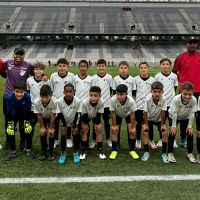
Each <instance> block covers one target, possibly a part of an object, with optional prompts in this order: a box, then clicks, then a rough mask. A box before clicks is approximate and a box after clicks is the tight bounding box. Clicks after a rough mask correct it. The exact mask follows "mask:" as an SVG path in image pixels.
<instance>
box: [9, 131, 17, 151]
mask: <svg viewBox="0 0 200 200" xmlns="http://www.w3.org/2000/svg"><path fill="white" fill-rule="evenodd" d="M8 142H9V143H10V148H11V151H15V150H16V145H15V135H9V136H8Z"/></svg>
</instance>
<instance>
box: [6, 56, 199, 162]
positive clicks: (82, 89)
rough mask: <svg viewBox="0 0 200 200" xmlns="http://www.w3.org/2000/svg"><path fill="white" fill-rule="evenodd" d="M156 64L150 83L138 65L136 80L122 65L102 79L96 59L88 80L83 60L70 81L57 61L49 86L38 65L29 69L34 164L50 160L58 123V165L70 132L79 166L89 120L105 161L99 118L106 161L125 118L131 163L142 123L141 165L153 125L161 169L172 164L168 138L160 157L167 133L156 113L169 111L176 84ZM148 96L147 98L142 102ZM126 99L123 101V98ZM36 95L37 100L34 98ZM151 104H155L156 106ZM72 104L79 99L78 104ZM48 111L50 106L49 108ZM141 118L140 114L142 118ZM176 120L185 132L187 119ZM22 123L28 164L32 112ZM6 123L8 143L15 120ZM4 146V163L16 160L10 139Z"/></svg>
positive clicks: (102, 68) (163, 62) (165, 62)
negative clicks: (37, 141)
mask: <svg viewBox="0 0 200 200" xmlns="http://www.w3.org/2000/svg"><path fill="white" fill-rule="evenodd" d="M160 63H161V72H160V73H158V74H157V75H156V76H155V78H153V77H150V76H149V75H148V68H149V66H148V64H147V63H141V64H140V65H139V71H140V75H138V76H136V77H135V78H133V77H132V76H130V75H128V68H129V66H128V63H127V62H125V61H123V62H121V63H120V64H119V75H118V76H116V77H115V78H114V81H113V79H112V76H111V75H109V74H107V73H106V62H105V60H103V59H100V60H99V61H98V62H97V70H98V72H97V74H96V75H94V76H93V77H91V76H89V75H88V74H87V70H88V63H87V61H85V60H82V61H80V63H79V70H80V73H79V74H78V75H76V76H74V75H73V74H72V73H70V72H68V62H67V60H65V59H59V60H58V62H57V66H58V72H55V73H53V74H52V75H51V77H50V81H49V83H48V81H47V80H46V81H41V80H42V77H43V75H42V74H43V70H44V65H43V64H42V63H36V64H35V65H34V74H35V75H34V76H33V77H30V78H28V80H27V88H28V90H30V95H31V100H32V103H33V102H34V103H33V105H34V106H33V107H32V111H34V113H35V114H37V117H38V121H39V123H40V135H41V145H42V154H41V156H40V160H45V159H46V158H48V159H49V160H54V154H53V146H54V145H56V144H57V142H58V130H59V121H60V120H61V121H62V126H61V135H62V136H61V150H62V153H61V156H60V159H59V163H64V162H65V159H66V153H65V146H66V135H67V132H70V131H69V129H70V128H71V130H72V134H73V143H74V162H80V158H81V159H85V158H86V156H87V151H86V150H87V143H88V142H87V141H88V135H87V133H88V130H89V126H88V124H89V121H90V119H92V121H93V123H94V129H95V131H94V132H95V133H96V134H95V135H96V138H95V135H94V136H93V139H96V141H97V150H98V151H97V155H98V157H99V158H100V159H105V158H106V156H105V155H104V154H103V152H102V135H101V129H102V128H101V114H102V116H103V120H104V129H105V133H106V144H107V145H108V146H110V147H112V153H111V155H110V158H111V159H115V158H116V157H117V154H118V146H119V145H120V137H119V136H120V134H118V133H119V132H120V125H121V120H122V119H123V118H125V119H126V123H127V125H128V130H129V131H128V133H129V136H128V141H129V147H130V155H131V156H132V157H133V158H134V159H138V158H139V156H138V154H137V153H136V152H135V142H136V136H137V142H136V147H137V148H141V140H140V137H141V132H142V124H143V122H144V126H143V129H144V130H143V132H144V142H143V143H144V150H145V153H144V155H143V156H142V160H143V161H146V160H148V159H149V157H150V155H149V150H148V146H149V142H148V136H149V138H150V145H151V147H152V148H153V149H154V148H156V147H157V146H156V144H155V143H154V141H153V128H152V127H153V125H154V124H155V125H157V126H158V129H159V132H160V133H161V135H160V138H161V140H160V141H159V143H158V145H159V146H162V148H163V150H162V160H163V162H165V163H168V162H169V161H171V162H175V161H176V160H175V158H174V155H173V145H172V146H171V144H173V143H174V142H173V140H174V138H171V137H169V144H168V151H169V154H168V156H167V154H166V147H167V131H166V126H165V118H166V117H165V114H162V116H161V115H160V114H158V113H161V110H162V111H164V112H163V113H165V111H167V108H169V106H170V105H171V102H172V99H173V97H174V96H175V87H177V86H178V81H177V76H176V75H175V74H174V73H172V72H170V71H169V68H170V65H171V61H170V60H169V59H167V58H165V59H162V60H161V62H160ZM155 80H156V81H160V82H161V83H163V85H164V86H165V87H164V94H165V96H166V100H163V99H164V98H165V97H162V90H163V85H162V84H160V83H158V82H156V83H154V82H155ZM47 83H48V84H50V86H51V88H50V87H48V86H47V85H45V84H47ZM70 83H71V84H70ZM153 83H154V84H153ZM66 84H67V85H66ZM42 85H44V86H42ZM41 86H42V88H41ZM64 86H65V89H64V95H65V97H64V98H63V88H64ZM91 86H99V87H100V88H101V89H100V90H99V87H91ZM118 86H119V87H118ZM126 86H127V87H126ZM20 87H22V86H20V84H19V83H18V84H16V85H14V93H13V94H10V96H12V97H11V99H12V98H13V95H14V96H15V91H16V90H21V89H22V90H23V87H22V88H20ZM40 88H41V89H40ZM51 89H52V91H53V96H52V93H51ZM126 90H127V91H126ZM186 90H187V91H188V90H191V91H192V88H190V87H189V89H188V88H187V87H186ZM74 91H75V97H73V93H74ZM150 91H151V93H152V95H149V96H148V94H149V93H150ZM112 92H113V94H115V93H117V94H116V95H115V96H114V97H112V100H111V105H110V98H111V93H112ZM154 92H155V93H160V94H161V95H160V97H159V98H158V96H159V95H157V96H156V94H155V98H154V94H153V93H154ZM126 93H127V94H128V95H129V96H127V95H126ZM100 94H101V97H102V99H103V102H102V100H101V99H100ZM123 94H124V95H123ZM39 95H40V97H38V96H39ZM132 95H136V104H135V101H134V100H133V99H132V97H131V96H132ZM88 96H89V97H88ZM123 96H124V98H123ZM147 96H148V98H147V101H146V103H147V102H148V104H145V100H146V97H147ZM181 96H182V94H181ZM15 97H16V96H15ZM47 97H51V98H50V99H51V101H50V102H52V103H51V104H52V105H51V104H50V103H49V100H50V99H49V98H47ZM77 97H78V98H77ZM95 98H96V100H95ZM120 98H121V99H120ZM156 98H158V99H157V100H156ZM56 99H59V103H58V105H59V106H58V108H59V109H58V108H57V106H55V105H56V103H55V105H54V102H56V101H57V100H56ZM78 99H80V101H79V100H78ZM72 100H73V102H72ZM93 101H94V102H93ZM80 102H82V109H81V111H82V121H83V124H82V132H83V134H82V138H81V140H82V142H81V154H80V156H79V153H78V150H79V144H80V142H79V141H80V135H79V134H78V132H79V131H78V130H79V129H80V123H79V119H80V118H79V115H78V113H79V111H80V110H76V108H78V107H79V106H78V105H79V103H80ZM120 102H121V103H120ZM181 102H182V100H181ZM188 102H189V101H188ZM188 102H187V103H188ZM160 103H161V104H160ZM187 103H186V104H187ZM45 104H46V105H45ZM7 105H11V104H9V101H8V104H7ZM145 105H146V106H145ZM150 105H151V106H150ZM183 105H184V102H183ZM194 105H195V103H194ZM51 106H54V108H53V107H51ZM136 107H137V110H136ZM153 107H155V108H153ZM186 107H188V110H187V114H188V113H190V112H188V111H190V110H191V112H193V114H194V112H195V111H196V105H195V107H193V105H192V107H191V106H188V104H187V106H186ZM9 108H10V106H8V107H7V109H8V113H9ZM190 108H192V109H190ZM70 109H71V110H70ZM58 110H59V112H60V113H61V114H58V117H55V114H56V113H58ZM49 111H51V112H50V113H51V114H52V113H54V115H50V113H48V112H49ZM110 111H111V117H112V133H113V134H112V143H111V141H110V124H109V118H110ZM184 111H186V110H184ZM135 112H136V114H135V115H132V114H133V113H135ZM11 113H12V112H11ZM143 113H145V114H144V115H143ZM146 114H147V115H146ZM171 114H172V113H171ZM181 114H183V113H181ZM184 114H186V113H184ZM45 115H47V116H45ZM145 115H146V116H145ZM26 116H28V115H26ZM49 117H51V118H50V119H51V120H50V121H49ZM135 117H136V121H137V124H136V123H135ZM182 117H186V119H183V118H179V116H178V118H177V120H181V122H182V120H188V119H190V123H189V126H191V121H192V119H191V118H192V117H191V116H189V115H188V116H182ZM189 117H190V118H189ZM28 118H29V119H27V120H26V122H25V124H24V130H25V133H28V134H25V137H27V138H29V139H28V140H26V151H27V154H28V156H29V158H31V159H32V158H33V152H32V144H30V138H32V136H31V137H29V136H30V135H31V134H30V135H29V132H30V133H33V130H31V129H32V128H34V124H35V122H36V119H35V115H34V114H33V112H32V114H31V115H30V117H28ZM144 118H145V119H144ZM33 119H35V120H33ZM46 119H48V120H46ZM161 119H162V121H161ZM172 119H173V118H172ZM8 120H9V125H8V128H7V133H8V134H9V138H14V123H13V122H14V121H17V120H16V119H14V120H12V119H9V118H8ZM54 125H55V127H54ZM135 125H136V134H135ZM173 125H174V124H173ZM187 125H188V122H187V121H185V122H183V123H182V127H183V129H184V130H183V131H182V140H183V142H184V143H185V138H186V134H185V133H186V129H187ZM21 127H22V126H21ZM184 127H185V128H184ZM54 128H55V132H54ZM189 128H191V127H189ZM187 131H188V129H187ZM22 132H23V131H22ZM172 132H173V131H172ZM174 132H175V131H174ZM10 133H11V134H10ZM145 133H146V134H145ZM191 133H192V132H191V130H190V134H189V135H191ZM47 135H49V154H48V155H47V151H46V149H47V143H46V141H47V140H46V137H47ZM54 136H55V137H54ZM188 138H189V139H188ZM54 140H55V141H54ZM187 140H188V141H187V142H188V154H187V156H188V158H189V160H190V161H191V162H196V159H195V158H194V156H193V154H192V151H191V138H190V137H187ZM9 141H10V144H11V150H12V151H11V154H9V155H8V156H7V157H6V158H5V159H6V160H10V159H12V158H14V157H15V156H16V148H15V145H14V142H13V139H9ZM192 141H193V139H192ZM172 142H173V143H172ZM95 144H96V142H95V141H92V143H91V144H90V147H91V148H92V147H94V145H95ZM184 145H185V144H184ZM189 146H190V147H189ZM192 146H193V144H192ZM198 153H200V152H198ZM198 156H199V155H198Z"/></svg>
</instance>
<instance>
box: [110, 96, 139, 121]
mask: <svg viewBox="0 0 200 200" xmlns="http://www.w3.org/2000/svg"><path fill="white" fill-rule="evenodd" d="M136 110H137V109H136V103H135V100H134V99H133V98H132V97H131V96H129V95H127V99H126V102H125V104H123V105H122V104H121V103H120V102H119V101H118V100H117V95H114V96H113V97H112V98H111V106H110V111H115V113H116V115H117V116H119V117H121V118H122V119H123V118H126V117H127V116H128V115H130V112H135V111H136Z"/></svg>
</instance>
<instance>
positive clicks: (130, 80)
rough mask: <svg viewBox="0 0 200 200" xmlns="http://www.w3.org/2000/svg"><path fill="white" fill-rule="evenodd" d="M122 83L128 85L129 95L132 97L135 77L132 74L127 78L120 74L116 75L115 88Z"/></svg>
mask: <svg viewBox="0 0 200 200" xmlns="http://www.w3.org/2000/svg"><path fill="white" fill-rule="evenodd" d="M120 84H124V85H126V86H127V87H128V95H129V96H131V97H132V91H133V90H134V88H135V81H134V78H133V77H132V76H130V75H128V77H127V78H125V79H124V78H123V77H121V76H120V75H118V76H116V77H115V78H114V81H113V90H116V88H117V86H118V85H120Z"/></svg>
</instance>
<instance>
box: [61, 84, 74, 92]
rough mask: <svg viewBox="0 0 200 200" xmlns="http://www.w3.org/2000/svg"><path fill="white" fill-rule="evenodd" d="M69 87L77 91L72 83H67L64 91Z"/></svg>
mask: <svg viewBox="0 0 200 200" xmlns="http://www.w3.org/2000/svg"><path fill="white" fill-rule="evenodd" d="M67 87H70V88H72V89H73V90H74V91H75V88H74V86H73V85H72V84H71V83H67V84H66V85H65V86H64V90H65V88H67Z"/></svg>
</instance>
